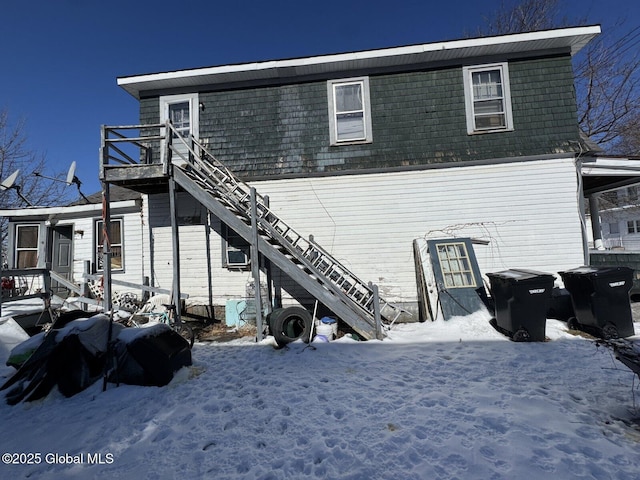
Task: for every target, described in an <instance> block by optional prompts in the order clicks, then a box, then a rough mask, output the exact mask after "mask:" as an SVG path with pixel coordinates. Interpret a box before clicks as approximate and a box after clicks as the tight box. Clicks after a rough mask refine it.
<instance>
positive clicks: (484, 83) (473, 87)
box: [462, 63, 513, 134]
mask: <svg viewBox="0 0 640 480" xmlns="http://www.w3.org/2000/svg"><path fill="white" fill-rule="evenodd" d="M462 73H463V79H464V93H465V104H466V110H467V133H469V134H474V133H486V132H495V131H505V130H513V118H512V114H511V93H510V88H509V68H508V65H507V64H506V63H498V64H492V65H481V66H474V67H464V68H463V69H462Z"/></svg>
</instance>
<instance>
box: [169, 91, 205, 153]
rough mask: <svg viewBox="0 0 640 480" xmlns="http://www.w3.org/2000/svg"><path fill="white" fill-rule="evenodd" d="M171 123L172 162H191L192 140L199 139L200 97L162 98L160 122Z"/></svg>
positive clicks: (171, 96) (195, 95) (179, 96)
mask: <svg viewBox="0 0 640 480" xmlns="http://www.w3.org/2000/svg"><path fill="white" fill-rule="evenodd" d="M167 120H169V121H171V124H172V125H173V127H174V129H175V131H176V133H174V134H173V141H172V146H173V152H172V161H173V162H175V163H178V164H183V163H185V162H187V161H188V160H189V149H190V148H191V146H192V142H191V138H192V137H193V138H197V137H198V121H199V119H198V95H197V94H188V95H167V96H163V97H160V121H161V122H166V121H167Z"/></svg>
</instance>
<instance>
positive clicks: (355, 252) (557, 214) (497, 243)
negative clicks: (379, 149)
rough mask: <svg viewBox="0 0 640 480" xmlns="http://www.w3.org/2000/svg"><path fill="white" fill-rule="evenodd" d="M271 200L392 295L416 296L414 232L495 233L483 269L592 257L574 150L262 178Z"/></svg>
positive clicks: (549, 265)
mask: <svg viewBox="0 0 640 480" xmlns="http://www.w3.org/2000/svg"><path fill="white" fill-rule="evenodd" d="M254 186H255V187H256V188H257V190H258V191H259V192H260V193H261V194H263V195H264V194H268V195H269V196H270V199H271V208H272V209H273V210H274V212H275V213H276V214H277V215H278V216H280V218H282V219H283V220H284V221H285V222H287V223H288V224H289V225H290V226H291V227H293V228H294V229H296V230H297V231H298V233H301V234H303V235H305V236H307V235H308V234H313V235H314V237H315V239H316V240H317V241H318V242H319V243H320V245H322V246H323V247H324V248H325V249H327V250H328V251H330V252H331V253H332V254H333V255H334V256H335V257H336V258H337V259H339V260H340V261H342V262H343V263H344V264H345V265H346V266H347V267H348V268H350V269H351V270H352V271H353V272H354V273H355V274H356V275H358V276H359V277H360V278H362V279H363V280H365V281H372V282H374V283H377V284H378V285H379V287H380V291H381V294H382V295H383V296H385V298H386V299H387V300H392V301H399V302H401V301H408V302H412V301H415V298H416V286H415V272H414V263H413V257H412V255H413V253H412V241H413V239H415V238H418V237H427V238H448V237H452V236H457V237H473V238H481V239H484V240H489V241H490V243H489V245H487V246H480V245H479V246H476V247H475V251H476V255H477V257H478V261H479V264H480V269H481V271H482V272H483V273H488V272H494V271H498V270H503V269H506V268H530V269H536V270H541V271H546V272H550V273H554V272H557V271H559V270H564V269H567V268H573V267H576V266H578V265H581V264H582V263H583V261H584V254H583V246H582V230H581V223H580V209H579V204H578V198H579V196H578V194H577V188H578V185H577V177H576V169H575V165H574V160H573V159H572V158H565V159H553V160H540V161H529V162H513V163H504V164H497V165H484V166H472V167H457V168H443V169H433V170H424V171H412V172H396V173H381V174H368V175H345V176H337V177H322V178H306V179H293V180H279V181H265V182H255V183H254Z"/></svg>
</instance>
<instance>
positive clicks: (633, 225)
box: [627, 220, 640, 233]
mask: <svg viewBox="0 0 640 480" xmlns="http://www.w3.org/2000/svg"><path fill="white" fill-rule="evenodd" d="M627 233H640V220H629V221H628V222H627Z"/></svg>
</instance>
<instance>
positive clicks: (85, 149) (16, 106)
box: [0, 0, 640, 193]
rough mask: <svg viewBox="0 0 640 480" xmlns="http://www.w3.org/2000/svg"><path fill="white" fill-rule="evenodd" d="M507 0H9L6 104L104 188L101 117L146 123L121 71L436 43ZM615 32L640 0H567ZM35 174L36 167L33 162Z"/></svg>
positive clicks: (0, 32) (39, 146)
mask: <svg viewBox="0 0 640 480" xmlns="http://www.w3.org/2000/svg"><path fill="white" fill-rule="evenodd" d="M500 3H501V2H500V0H485V1H484V2H478V1H474V0H461V1H454V0H451V1H449V2H436V1H433V0H432V1H427V0H422V1H419V0H396V1H393V2H390V1H379V0H368V1H365V0H354V1H349V0H325V1H323V2H306V1H304V0H297V1H290V0H271V1H270V2H264V1H254V0H250V1H243V0H235V1H227V2H220V1H213V0H209V1H207V0H180V1H171V2H170V1H166V0H155V1H139V0H111V1H108V2H107V1H104V0H100V1H98V0H55V1H52V0H6V1H5V2H3V6H2V7H0V22H1V23H0V25H1V27H0V59H1V63H0V65H1V69H0V109H3V108H4V109H7V110H8V112H9V114H10V118H11V119H13V120H18V119H24V121H25V122H26V126H25V133H26V135H27V137H28V139H27V147H28V148H29V149H30V150H33V151H35V152H37V153H41V154H44V155H45V157H46V160H47V165H48V171H47V172H41V173H43V174H46V175H52V176H53V175H55V174H57V173H60V172H64V171H66V169H67V167H68V165H70V164H71V162H72V161H76V162H77V165H78V169H77V171H76V175H77V176H78V177H79V179H80V180H81V181H82V183H83V188H82V189H83V192H85V193H92V192H95V191H98V190H99V189H100V185H99V182H98V178H97V177H98V149H99V146H100V126H101V125H102V124H107V125H127V124H136V123H138V110H137V102H136V100H135V99H134V98H133V97H131V96H130V95H128V94H127V93H126V92H125V91H124V90H122V89H121V88H120V87H118V86H117V85H116V78H117V77H119V76H126V75H135V74H145V73H155V72H163V71H169V70H177V69H183V68H196V67H204V66H213V65H223V64H228V63H241V62H249V61H256V60H269V59H278V58H290V57H301V56H311V55H319V54H325V53H336V52H348V51H355V50H366V49H374V48H383V47H391V46H398V45H409V44H415V43H428V42H432V41H440V40H449V39H455V38H462V37H465V36H468V35H469V34H471V33H473V32H475V31H476V30H477V29H478V27H480V26H483V25H484V21H483V16H486V15H489V14H490V13H491V12H493V11H495V10H496V9H497V8H498V7H499V5H500ZM560 4H561V7H562V9H563V13H564V14H565V15H566V16H567V17H569V18H576V17H579V18H586V19H587V20H588V22H587V23H590V24H595V23H600V24H602V25H603V30H605V31H606V29H607V27H608V26H611V25H613V24H614V22H615V20H617V19H619V18H626V23H625V30H630V29H631V28H633V27H634V26H636V25H638V24H640V1H638V0H608V1H607V2H602V1H599V0H560ZM24 173H28V172H24Z"/></svg>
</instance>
